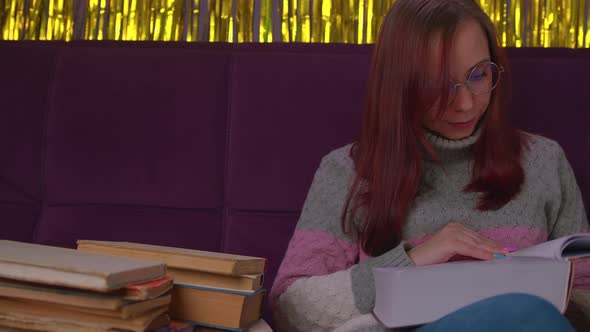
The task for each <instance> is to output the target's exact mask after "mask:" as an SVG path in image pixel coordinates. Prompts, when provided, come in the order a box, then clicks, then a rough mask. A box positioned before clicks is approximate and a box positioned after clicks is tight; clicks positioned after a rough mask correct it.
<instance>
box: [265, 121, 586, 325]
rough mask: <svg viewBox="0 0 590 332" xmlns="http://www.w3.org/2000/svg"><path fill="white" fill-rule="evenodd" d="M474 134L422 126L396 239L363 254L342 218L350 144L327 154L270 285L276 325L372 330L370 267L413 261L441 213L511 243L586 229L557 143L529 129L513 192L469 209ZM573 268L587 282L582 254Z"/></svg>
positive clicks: (350, 171) (441, 221) (350, 174)
mask: <svg viewBox="0 0 590 332" xmlns="http://www.w3.org/2000/svg"><path fill="white" fill-rule="evenodd" d="M478 135H479V132H476V133H475V134H474V135H472V136H470V137H468V138H466V139H463V140H448V139H445V138H442V137H439V136H436V135H434V134H431V133H428V134H427V139H428V140H429V142H430V143H431V144H432V146H433V148H434V151H435V153H436V158H432V157H430V156H429V155H426V154H425V159H424V160H425V161H424V172H423V181H422V185H421V186H420V188H419V190H418V194H417V196H416V199H415V200H414V204H413V206H412V208H411V210H410V212H409V215H408V217H407V220H406V224H405V226H404V232H403V234H402V238H403V239H404V241H403V242H402V243H400V244H399V245H398V246H397V247H395V248H393V249H392V250H390V251H389V252H387V253H385V254H383V255H381V256H378V257H369V256H367V255H366V254H364V253H363V252H362V250H361V249H360V246H359V244H358V242H357V241H356V240H355V238H354V237H353V236H351V235H349V234H348V233H346V234H345V233H344V232H343V231H342V229H341V226H340V225H341V221H340V219H341V216H342V212H343V209H344V204H345V201H346V197H347V194H348V190H349V188H350V185H351V183H352V180H353V179H354V175H355V171H354V164H353V161H352V159H351V158H350V148H351V146H350V145H347V146H345V147H342V148H340V149H337V150H335V151H332V152H331V153H330V154H328V155H327V156H325V157H324V158H323V159H322V162H321V164H320V166H319V168H318V170H317V171H316V174H315V176H314V180H313V183H312V185H311V188H310V190H309V193H308V196H307V199H306V201H305V204H304V206H303V210H302V213H301V216H300V218H299V221H298V223H297V227H296V229H295V233H294V235H293V238H292V239H291V242H290V243H289V247H288V249H287V253H286V255H285V258H284V259H283V262H282V264H281V267H280V268H279V272H278V275H277V277H276V279H275V284H274V286H273V288H272V290H271V293H270V301H271V304H272V306H273V308H274V313H275V318H276V320H275V321H276V323H277V326H278V327H279V329H280V330H281V331H326V330H334V329H337V330H338V331H348V330H350V331H353V330H367V331H369V330H371V331H373V330H380V329H381V328H380V326H379V324H378V323H377V321H376V320H375V319H374V317H373V316H372V314H371V310H372V308H373V305H374V299H375V290H374V281H373V276H372V268H373V267H391V266H408V265H413V262H412V260H411V259H410V258H409V257H408V255H407V250H408V249H409V248H410V247H412V246H415V245H418V244H420V243H422V242H424V241H426V240H428V239H429V238H430V237H431V236H432V235H433V234H434V233H435V232H436V231H438V230H440V229H441V228H442V227H444V226H445V225H446V224H448V223H449V222H460V223H462V224H464V225H465V226H466V227H468V228H470V229H473V230H475V231H477V232H479V233H480V234H482V235H484V236H486V237H489V238H491V239H493V240H494V241H497V242H499V243H501V244H503V245H505V246H511V247H516V248H526V247H528V246H531V245H534V244H538V243H541V242H544V241H547V240H550V239H555V238H558V237H561V236H565V235H569V234H572V233H576V232H586V231H588V221H587V217H586V213H585V211H584V205H583V202H582V197H581V194H580V191H579V188H578V186H577V184H576V181H575V177H574V174H573V171H572V169H571V167H570V165H569V163H568V161H567V159H566V157H565V155H564V153H563V150H562V149H561V147H560V146H559V145H558V144H557V143H556V142H554V141H552V140H550V139H547V138H544V137H541V136H536V135H530V134H525V135H527V136H528V138H529V144H528V148H527V149H526V150H525V153H524V155H523V158H522V166H523V168H524V170H525V179H524V183H523V186H522V189H521V191H520V193H519V194H518V195H516V197H514V199H513V200H511V201H510V202H509V203H507V204H506V205H505V206H503V207H502V208H500V209H498V210H495V211H479V210H477V203H478V197H479V194H478V193H466V192H464V191H463V189H464V188H465V186H466V185H467V184H468V183H469V182H470V180H471V174H472V164H473V161H472V159H471V157H472V147H473V144H474V143H475V142H476V141H477V138H478ZM453 259H454V260H455V259H465V257H454V258H453ZM575 271H576V275H575V285H576V286H583V287H585V286H590V264H589V263H588V260H579V261H578V262H577V263H576V268H575Z"/></svg>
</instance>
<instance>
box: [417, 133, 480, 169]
mask: <svg viewBox="0 0 590 332" xmlns="http://www.w3.org/2000/svg"><path fill="white" fill-rule="evenodd" d="M480 134H481V128H477V129H476V131H475V132H474V133H473V134H472V135H471V136H469V137H465V138H462V139H458V140H452V139H448V138H445V137H442V136H440V135H438V134H436V133H434V132H431V131H428V130H426V131H425V133H424V136H425V137H426V140H427V141H428V142H429V143H430V145H432V148H433V149H434V152H435V153H436V155H437V156H438V158H440V160H441V161H445V162H452V161H461V160H464V159H466V158H470V155H471V148H472V147H473V145H474V144H475V142H477V140H478V138H479V136H480ZM426 158H427V160H432V157H431V156H430V155H429V154H428V153H426Z"/></svg>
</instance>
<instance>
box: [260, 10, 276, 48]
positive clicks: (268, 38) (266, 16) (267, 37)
mask: <svg viewBox="0 0 590 332" xmlns="http://www.w3.org/2000/svg"><path fill="white" fill-rule="evenodd" d="M272 2H273V0H260V24H259V35H258V41H259V42H261V43H272V41H273V30H272V26H273V23H272V8H273V6H272Z"/></svg>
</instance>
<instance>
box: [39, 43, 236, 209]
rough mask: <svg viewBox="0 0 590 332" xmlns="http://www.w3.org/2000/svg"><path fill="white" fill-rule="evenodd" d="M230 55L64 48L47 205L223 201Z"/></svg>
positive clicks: (51, 128) (52, 116)
mask: <svg viewBox="0 0 590 332" xmlns="http://www.w3.org/2000/svg"><path fill="white" fill-rule="evenodd" d="M228 60H229V56H228V54H227V53H226V52H211V53H208V52H197V51H192V50H184V49H182V48H178V49H176V48H149V47H146V48H137V47H64V48H63V50H62V54H61V55H60V57H59V62H58V64H57V70H56V80H57V82H58V85H57V86H56V89H55V97H54V100H53V104H52V108H51V110H50V113H49V116H48V124H47V132H48V134H47V135H48V138H47V161H46V163H47V201H48V204H50V205H51V204H63V203H103V204H108V203H113V204H137V205H149V206H165V207H177V208H218V207H220V206H221V205H222V187H223V166H224V152H225V130H224V129H225V125H226V117H225V114H226V112H225V110H226V108H227V99H228V96H227V68H228Z"/></svg>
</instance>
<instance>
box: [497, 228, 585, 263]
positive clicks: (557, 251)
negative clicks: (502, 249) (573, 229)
mask: <svg viewBox="0 0 590 332" xmlns="http://www.w3.org/2000/svg"><path fill="white" fill-rule="evenodd" d="M508 256H513V257H543V258H551V259H557V260H564V259H568V258H573V257H586V256H590V233H578V234H573V235H568V236H564V237H560V238H558V239H555V240H551V241H547V242H543V243H541V244H537V245H534V246H531V247H528V248H525V249H522V250H518V251H515V252H513V253H510V254H508Z"/></svg>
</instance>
